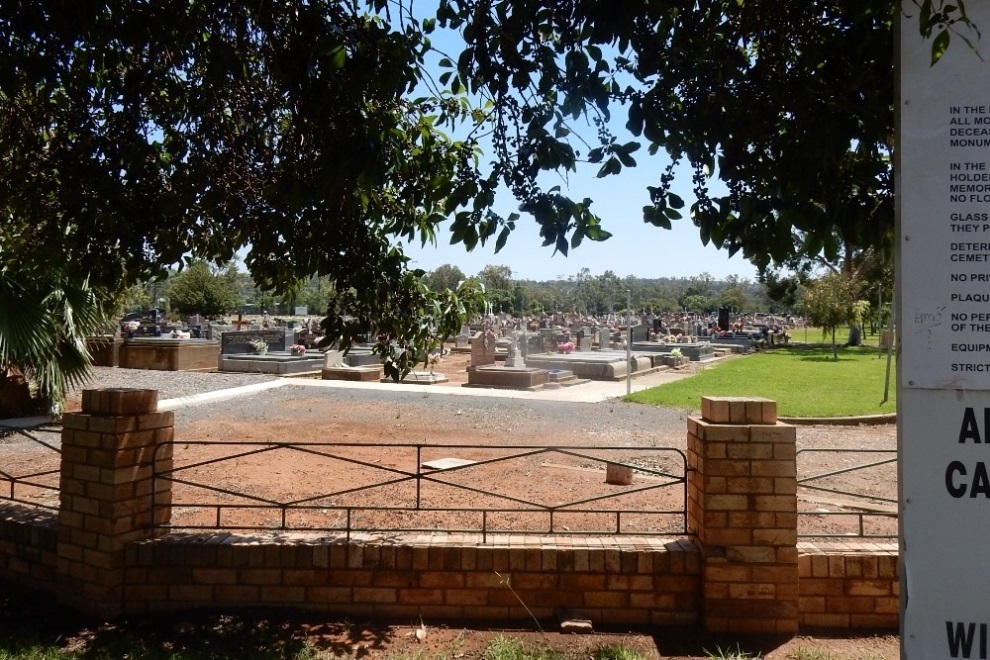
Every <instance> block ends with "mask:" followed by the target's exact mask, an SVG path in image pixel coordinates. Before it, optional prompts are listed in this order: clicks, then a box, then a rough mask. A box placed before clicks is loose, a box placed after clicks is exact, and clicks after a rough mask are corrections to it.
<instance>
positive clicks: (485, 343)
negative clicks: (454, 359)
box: [471, 330, 495, 367]
mask: <svg viewBox="0 0 990 660" xmlns="http://www.w3.org/2000/svg"><path fill="white" fill-rule="evenodd" d="M491 364H495V333H494V332H492V331H491V330H486V331H485V332H479V333H477V334H475V335H474V337H472V339H471V366H472V367H487V366H488V365H491Z"/></svg>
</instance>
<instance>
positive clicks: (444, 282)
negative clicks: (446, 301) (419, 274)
mask: <svg viewBox="0 0 990 660" xmlns="http://www.w3.org/2000/svg"><path fill="white" fill-rule="evenodd" d="M465 279H466V277H465V276H464V272H463V271H461V269H460V268H458V267H457V266H454V265H451V264H443V265H441V266H437V267H436V269H435V270H432V271H430V272H429V273H427V274H426V283H427V284H428V285H429V286H430V288H431V289H433V290H435V291H443V290H444V289H450V290H451V291H453V290H454V289H456V288H457V285H458V284H460V283H461V282H463V281H464V280H465Z"/></svg>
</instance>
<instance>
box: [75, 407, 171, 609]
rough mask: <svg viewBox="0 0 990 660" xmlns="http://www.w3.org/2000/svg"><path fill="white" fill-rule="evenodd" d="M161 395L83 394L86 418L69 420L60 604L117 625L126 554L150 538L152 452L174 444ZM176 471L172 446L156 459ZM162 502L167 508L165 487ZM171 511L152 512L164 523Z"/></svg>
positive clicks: (164, 485)
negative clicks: (160, 408)
mask: <svg viewBox="0 0 990 660" xmlns="http://www.w3.org/2000/svg"><path fill="white" fill-rule="evenodd" d="M157 410H158V392H157V391H156V390H139V389H105V390H84V391H83V397H82V412H81V413H74V414H68V415H65V418H64V419H63V430H62V468H61V479H60V488H61V495H60V498H61V501H60V504H59V514H58V545H57V566H56V571H57V576H58V578H57V579H58V596H59V601H60V602H62V603H64V604H66V605H69V606H71V607H74V608H76V609H78V610H81V611H84V612H87V613H90V614H95V615H98V616H104V617H108V618H112V617H115V616H118V615H119V614H121V612H122V605H123V603H122V595H123V587H124V563H123V562H124V547H125V546H126V545H127V544H128V543H131V542H133V541H138V540H142V539H147V538H150V537H151V536H153V535H154V531H153V529H152V506H151V504H152V502H151V499H152V498H151V488H152V481H151V473H152V459H153V457H154V453H155V449H156V448H157V447H158V446H159V445H160V444H162V443H164V442H167V441H170V440H171V439H172V423H173V414H172V413H171V412H157ZM158 457H159V468H160V469H169V468H171V459H172V454H171V445H168V446H166V447H164V448H163V449H162V450H161V451H160V452H159V454H158ZM158 488H159V490H160V492H159V495H158V498H157V499H158V502H159V503H165V504H166V505H167V504H168V503H169V500H170V494H171V491H170V490H168V483H167V482H164V483H159V484H158ZM170 515H171V509H170V508H169V507H168V506H164V507H159V509H158V510H157V511H156V512H155V516H156V517H157V519H158V522H159V524H162V523H167V522H168V521H169V518H170Z"/></svg>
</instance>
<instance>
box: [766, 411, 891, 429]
mask: <svg viewBox="0 0 990 660" xmlns="http://www.w3.org/2000/svg"><path fill="white" fill-rule="evenodd" d="M777 419H778V420H780V421H781V422H784V423H785V424H795V425H802V426H858V425H860V424H866V425H868V426H878V425H880V424H896V423H897V413H887V414H884V415H850V416H846V417H778V418H777Z"/></svg>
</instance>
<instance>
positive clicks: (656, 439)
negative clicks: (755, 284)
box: [86, 367, 896, 448]
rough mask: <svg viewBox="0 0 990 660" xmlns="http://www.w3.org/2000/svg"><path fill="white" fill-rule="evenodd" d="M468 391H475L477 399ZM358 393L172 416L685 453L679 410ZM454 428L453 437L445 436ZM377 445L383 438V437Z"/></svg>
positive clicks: (873, 435)
mask: <svg viewBox="0 0 990 660" xmlns="http://www.w3.org/2000/svg"><path fill="white" fill-rule="evenodd" d="M274 380H278V377H276V376H269V375H261V374H231V373H198V372H181V371H180V372H176V371H146V370H139V369H114V368H106V367H97V368H96V369H94V379H93V381H91V382H90V383H89V384H87V385H86V387H87V388H90V387H137V388H149V389H157V390H159V399H160V400H164V399H172V398H179V397H184V396H189V395H194V394H201V393H206V392H217V391H220V390H225V389H230V388H236V387H241V386H244V385H251V384H257V383H264V382H270V381H274ZM475 392H477V394H476V395H475ZM472 394H473V395H472V396H454V395H450V394H443V393H442V391H441V390H437V392H436V393H434V392H428V393H426V394H422V393H419V392H410V391H408V390H404V389H403V388H402V387H399V386H397V387H396V388H395V390H394V391H393V390H367V389H359V388H329V389H328V388H318V387H307V386H305V384H304V383H302V382H299V381H294V380H293V379H289V384H288V385H286V386H284V387H279V388H275V389H271V390H266V391H264V392H260V393H257V394H251V395H248V396H240V397H236V398H232V399H227V400H224V401H216V402H212V403H208V404H203V405H196V406H189V407H182V408H180V409H178V410H176V426H177V429H176V430H177V432H180V433H181V432H182V429H183V427H189V428H190V430H192V428H196V429H201V428H202V425H203V424H209V420H215V421H216V422H218V423H222V422H221V420H235V421H237V422H244V423H246V424H250V425H253V426H257V427H259V430H260V428H261V427H264V426H265V425H266V423H269V422H277V423H278V424H276V426H279V425H285V424H288V423H290V422H291V423H294V424H296V423H297V424H302V425H304V426H314V427H326V428H328V429H342V428H344V427H345V426H346V425H348V424H350V425H355V426H361V427H371V426H374V425H378V426H379V427H380V428H382V429H383V435H385V436H387V437H389V438H402V439H405V440H406V441H409V442H430V441H432V437H431V435H432V436H436V435H441V436H446V437H452V436H453V437H460V438H462V439H463V441H464V442H470V441H471V439H472V437H475V436H485V437H498V438H499V439H500V440H501V442H503V443H504V444H512V443H513V442H514V441H515V440H520V441H523V440H525V441H526V442H527V443H535V442H538V441H539V439H540V438H546V439H547V441H548V442H549V441H551V439H552V440H553V441H563V440H567V439H573V440H575V441H578V440H580V441H582V442H591V443H596V442H597V443H600V444H627V443H628V444H632V445H636V446H651V445H652V446H657V445H663V446H683V445H684V443H685V431H686V426H687V421H686V420H687V413H686V412H685V411H682V410H674V409H669V408H655V407H649V406H642V405H637V404H628V403H622V402H620V401H608V402H603V403H597V404H589V403H570V402H560V401H541V400H536V399H504V398H495V397H489V396H485V395H484V391H483V390H475V391H472ZM454 430H456V432H453V431H454ZM383 439H384V438H383ZM798 445H799V447H848V448H894V447H896V427H895V425H893V424H889V425H880V426H848V427H846V426H801V427H798Z"/></svg>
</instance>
